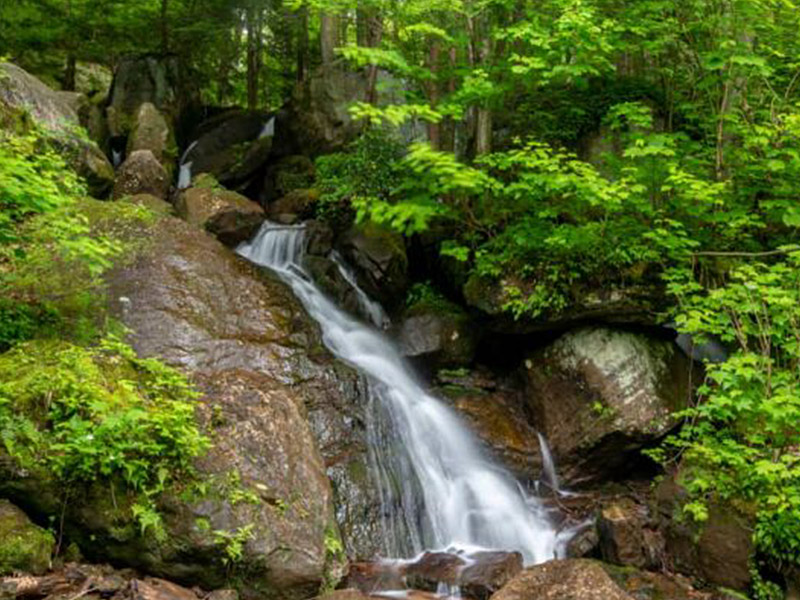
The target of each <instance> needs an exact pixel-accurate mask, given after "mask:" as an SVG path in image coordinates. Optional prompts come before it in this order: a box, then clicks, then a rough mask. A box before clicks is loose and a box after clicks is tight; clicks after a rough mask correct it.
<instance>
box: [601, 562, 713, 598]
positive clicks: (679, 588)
mask: <svg viewBox="0 0 800 600" xmlns="http://www.w3.org/2000/svg"><path fill="white" fill-rule="evenodd" d="M603 569H605V571H606V572H607V573H608V574H609V576H611V578H612V579H613V580H614V582H615V583H616V584H617V585H618V586H619V587H621V588H622V589H623V590H625V591H626V592H627V593H628V594H630V596H631V598H634V599H635V600H666V599H669V600H721V598H724V596H718V595H716V594H712V593H708V594H706V593H702V592H699V591H697V590H695V589H694V588H693V587H692V584H691V583H690V582H689V581H688V580H686V579H685V578H681V577H680V576H677V575H666V574H664V573H653V572H649V571H639V570H637V569H633V568H630V567H628V568H623V567H616V566H613V565H609V564H604V565H603Z"/></svg>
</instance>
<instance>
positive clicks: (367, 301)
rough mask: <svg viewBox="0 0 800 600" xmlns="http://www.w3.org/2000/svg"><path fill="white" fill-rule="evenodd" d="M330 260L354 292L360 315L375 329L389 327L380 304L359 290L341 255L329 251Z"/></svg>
mask: <svg viewBox="0 0 800 600" xmlns="http://www.w3.org/2000/svg"><path fill="white" fill-rule="evenodd" d="M330 258H331V260H332V261H333V262H334V263H336V266H337V268H338V269H339V273H341V274H342V277H343V278H344V280H345V281H346V282H347V283H349V284H350V287H351V288H353V290H354V291H355V293H356V299H357V300H358V308H359V310H360V311H361V313H363V314H364V315H366V316H367V317H369V320H370V322H371V323H372V324H373V325H375V326H376V327H380V328H381V329H386V328H387V327H389V325H390V323H389V316H388V315H387V314H386V311H384V310H383V307H382V306H381V305H380V303H378V302H375V300H373V299H372V298H370V297H369V296H368V295H367V293H366V292H365V291H364V290H362V289H361V287H360V286H359V285H358V282H357V281H356V274H355V273H354V272H353V269H352V268H351V267H350V265H348V264H347V263H346V262H345V261H344V259H343V258H342V255H341V254H339V253H338V252H337V251H336V250H333V251H331V254H330Z"/></svg>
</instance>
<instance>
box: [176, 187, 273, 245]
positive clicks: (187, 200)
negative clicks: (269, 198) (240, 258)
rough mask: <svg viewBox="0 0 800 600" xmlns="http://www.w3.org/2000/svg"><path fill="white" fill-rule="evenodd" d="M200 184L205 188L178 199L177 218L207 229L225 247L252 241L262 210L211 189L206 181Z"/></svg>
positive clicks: (198, 188)
mask: <svg viewBox="0 0 800 600" xmlns="http://www.w3.org/2000/svg"><path fill="white" fill-rule="evenodd" d="M200 181H201V182H205V184H206V185H202V186H200V187H191V188H189V189H187V190H184V191H183V192H181V194H180V196H178V200H177V202H176V209H177V212H178V215H179V216H180V217H182V218H183V219H184V220H186V221H187V222H189V223H191V224H192V225H196V226H198V227H202V228H205V229H207V230H208V231H210V232H211V233H213V234H214V235H216V236H217V237H218V238H219V240H220V241H221V242H222V243H223V244H225V245H226V246H237V245H239V244H240V243H242V242H244V241H247V240H249V239H250V238H252V237H253V235H255V233H256V231H258V228H259V227H260V226H261V224H262V223H263V222H264V209H263V208H261V207H260V206H259V205H258V204H256V203H255V202H253V201H252V200H248V199H247V198H245V197H244V196H242V195H241V194H237V193H236V192H231V191H229V190H226V189H224V188H221V187H218V186H215V185H213V183H214V182H213V179H211V178H210V177H203V178H202V179H201V180H200Z"/></svg>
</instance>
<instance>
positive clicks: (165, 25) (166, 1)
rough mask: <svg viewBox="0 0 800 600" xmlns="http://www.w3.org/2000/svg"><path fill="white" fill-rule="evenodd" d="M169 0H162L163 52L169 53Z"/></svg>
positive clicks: (164, 53)
mask: <svg viewBox="0 0 800 600" xmlns="http://www.w3.org/2000/svg"><path fill="white" fill-rule="evenodd" d="M168 13H169V0H161V23H160V25H161V54H163V55H164V56H166V55H167V54H169V20H168V18H167V17H168Z"/></svg>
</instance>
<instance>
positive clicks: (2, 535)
mask: <svg viewBox="0 0 800 600" xmlns="http://www.w3.org/2000/svg"><path fill="white" fill-rule="evenodd" d="M54 547H55V538H54V537H53V534H52V533H50V532H49V531H47V530H45V529H42V528H41V527H38V526H36V525H34V524H33V523H31V521H30V519H28V517H27V515H26V514H25V513H24V512H22V511H21V510H20V509H19V508H17V507H16V506H14V505H13V504H11V503H10V502H9V501H8V500H0V575H9V574H11V573H14V572H16V571H22V572H24V573H31V574H33V575H41V574H42V573H44V572H45V571H47V569H48V568H49V567H50V556H51V555H52V553H53V548H54Z"/></svg>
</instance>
